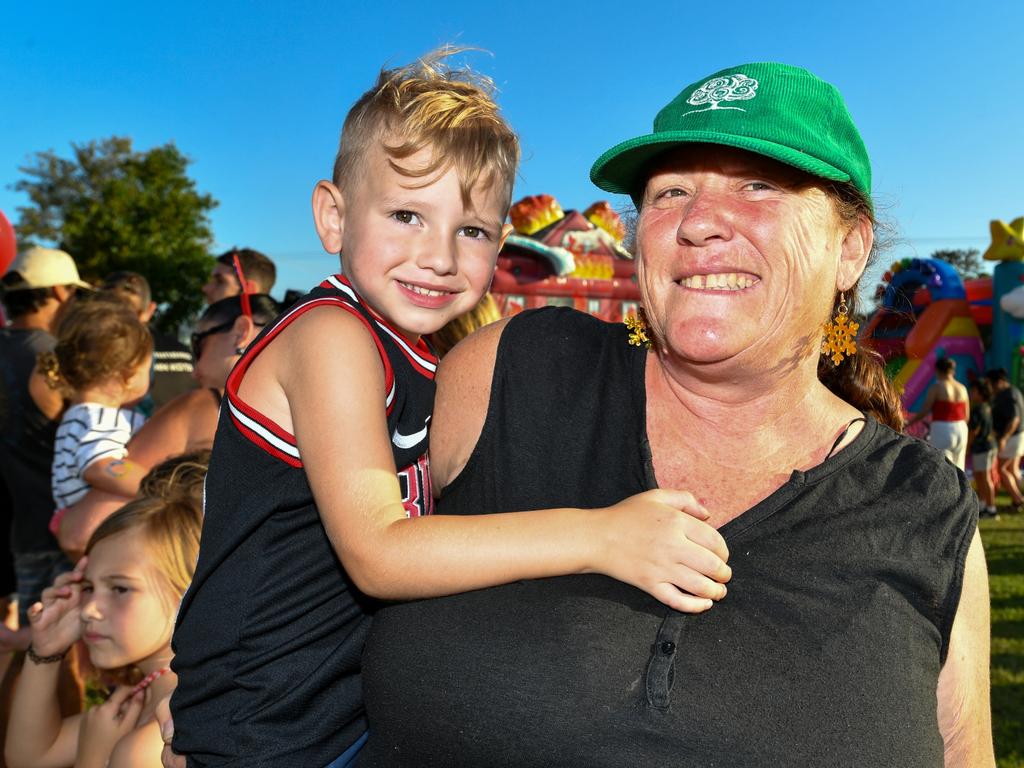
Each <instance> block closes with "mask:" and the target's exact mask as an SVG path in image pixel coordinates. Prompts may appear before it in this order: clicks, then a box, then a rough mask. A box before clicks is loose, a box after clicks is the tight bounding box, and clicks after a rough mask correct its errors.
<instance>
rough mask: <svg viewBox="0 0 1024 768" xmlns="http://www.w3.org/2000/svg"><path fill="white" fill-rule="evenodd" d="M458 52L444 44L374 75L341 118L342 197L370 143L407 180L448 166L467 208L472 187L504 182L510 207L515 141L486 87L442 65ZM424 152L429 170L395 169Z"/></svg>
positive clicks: (337, 169) (337, 170)
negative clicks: (427, 153)
mask: <svg viewBox="0 0 1024 768" xmlns="http://www.w3.org/2000/svg"><path fill="white" fill-rule="evenodd" d="M465 50H467V49H465V48H454V47H451V46H444V47H442V48H439V49H437V50H436V51H433V52H431V53H429V54H427V55H426V56H424V57H423V58H422V59H420V60H419V61H417V62H415V63H413V64H410V65H408V66H405V67H400V68H396V69H385V70H382V71H381V73H380V77H378V79H377V83H376V85H374V87H373V88H371V89H370V90H369V91H367V92H366V93H365V94H363V95H362V97H360V99H359V100H358V101H357V102H356V103H355V104H354V105H353V106H352V109H350V110H349V113H348V116H347V117H346V118H345V125H344V127H343V128H342V132H341V140H340V143H339V147H338V154H337V157H336V158H335V160H334V177H333V178H334V183H335V184H336V185H337V186H338V187H339V188H340V189H341V190H342V192H345V191H346V190H347V189H351V188H352V187H353V186H354V185H357V184H358V183H359V174H360V172H361V171H362V163H363V160H364V158H365V155H366V153H367V151H368V150H369V148H370V147H372V146H373V145H375V144H376V145H378V146H380V147H382V148H383V150H384V152H385V153H386V154H387V156H388V162H389V163H390V164H391V167H392V168H393V169H394V170H395V171H396V172H397V173H400V174H402V175H403V176H407V177H409V178H413V179H420V178H430V177H432V176H433V175H434V174H435V173H436V172H437V171H439V170H441V169H443V168H447V167H449V166H454V168H455V169H456V172H457V173H458V175H459V180H460V186H461V192H462V200H463V203H464V204H465V205H467V206H468V205H469V202H470V192H471V190H472V189H473V188H474V187H475V186H476V185H477V184H478V183H479V182H484V183H485V184H492V183H495V182H500V183H502V184H504V185H505V187H506V188H507V195H506V198H507V201H509V202H511V199H512V184H513V181H514V179H515V173H516V167H517V166H518V164H519V140H518V139H517V138H516V135H515V133H514V132H513V131H512V129H511V128H510V127H509V125H508V123H506V122H505V119H504V118H503V117H502V116H501V115H500V114H499V112H498V105H497V104H496V103H495V101H494V85H493V83H492V82H491V81H490V80H489V79H488V78H486V77H483V76H482V75H478V74H475V73H473V72H471V71H470V70H469V69H464V68H459V69H453V68H450V67H449V66H448V65H447V62H446V59H448V58H449V57H450V56H452V55H455V54H458V53H462V52H463V51H465ZM427 147H430V148H431V149H432V150H433V160H432V162H431V163H430V164H429V165H428V166H426V167H424V168H419V169H416V170H413V169H409V168H406V167H404V166H402V165H401V161H402V160H404V159H406V158H408V157H410V156H412V155H414V154H416V153H417V152H419V151H420V150H422V149H424V148H427Z"/></svg>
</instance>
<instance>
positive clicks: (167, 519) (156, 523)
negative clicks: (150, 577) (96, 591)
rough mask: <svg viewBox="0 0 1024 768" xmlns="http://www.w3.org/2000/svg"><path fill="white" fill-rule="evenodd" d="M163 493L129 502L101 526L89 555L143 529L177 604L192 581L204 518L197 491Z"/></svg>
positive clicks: (149, 553) (149, 556) (151, 555)
mask: <svg viewBox="0 0 1024 768" xmlns="http://www.w3.org/2000/svg"><path fill="white" fill-rule="evenodd" d="M159 466H162V465H159ZM147 477H149V476H148V475H147ZM143 482H145V481H143ZM172 485H173V483H172ZM163 490H165V493H164V495H162V496H140V497H139V498H137V499H134V500H132V501H129V502H128V503H127V504H125V505H124V506H123V507H121V508H120V509H119V510H117V511H116V512H115V513H114V514H112V515H111V516H110V517H108V518H107V519H106V520H104V521H103V522H102V523H100V525H99V527H98V528H96V530H95V531H93V534H92V536H91V537H90V538H89V543H88V544H87V545H86V547H85V553H86V554H87V555H88V554H89V553H90V552H91V551H92V550H93V548H94V547H95V546H96V545H97V544H98V543H99V542H101V541H103V540H104V539H108V538H110V537H111V536H115V535H117V534H119V533H123V532H124V531H129V530H133V529H139V530H141V531H142V533H143V535H144V537H145V540H146V550H147V551H146V554H147V559H148V561H149V562H150V563H151V564H152V565H153V566H154V568H156V571H157V573H159V575H160V577H161V579H162V580H163V582H164V586H165V587H166V588H167V590H168V592H169V593H170V594H172V595H173V596H174V602H175V603H176V602H177V600H179V599H180V598H181V596H182V595H183V594H185V590H186V589H188V585H189V584H190V583H191V581H192V574H193V573H194V571H195V565H196V558H197V557H198V556H199V534H200V531H201V530H202V524H203V515H202V509H201V508H200V505H199V504H197V503H196V501H195V498H194V496H195V494H194V492H192V491H186V490H184V489H180V490H178V489H176V490H171V491H168V489H167V488H166V487H165V488H164V489H163Z"/></svg>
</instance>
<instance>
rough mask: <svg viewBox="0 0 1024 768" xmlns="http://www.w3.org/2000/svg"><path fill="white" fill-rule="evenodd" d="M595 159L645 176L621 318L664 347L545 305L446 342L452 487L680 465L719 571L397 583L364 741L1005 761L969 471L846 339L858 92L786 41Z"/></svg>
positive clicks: (599, 497) (615, 183) (633, 180)
mask: <svg viewBox="0 0 1024 768" xmlns="http://www.w3.org/2000/svg"><path fill="white" fill-rule="evenodd" d="M591 177H592V179H594V180H595V182H596V183H597V184H598V185H599V186H601V187H602V188H604V189H606V190H608V191H615V192H626V193H629V194H631V195H632V196H633V199H634V201H635V202H636V204H637V207H638V210H639V219H638V223H637V243H638V279H639V283H640V286H641V290H642V295H643V305H644V308H645V310H646V317H647V325H646V328H642V329H638V330H637V331H636V332H634V333H633V334H632V336H633V339H634V340H635V341H639V342H642V341H643V338H644V337H647V338H650V339H651V341H652V347H651V349H650V351H649V352H648V351H647V350H646V349H644V348H643V347H637V346H630V345H629V343H628V342H629V337H630V334H629V333H628V332H627V330H626V329H625V328H623V327H622V326H612V325H609V324H604V323H601V322H600V321H597V320H595V319H593V318H589V317H587V316H584V315H581V314H579V313H575V312H573V311H571V310H565V309H561V308H548V309H544V310H539V311H536V312H524V313H522V314H520V315H518V316H516V317H515V318H513V319H511V320H509V321H503V322H501V323H496V324H494V325H491V326H489V327H487V328H485V329H483V330H482V331H480V332H479V333H477V334H474V335H473V336H471V337H470V338H469V339H467V340H466V341H464V342H463V343H462V344H460V345H459V346H458V347H456V348H455V349H454V350H452V352H451V353H449V355H448V356H447V357H446V358H445V362H444V364H443V366H442V369H443V370H442V372H440V373H439V376H438V379H437V382H438V399H437V404H436V408H435V417H434V421H433V422H432V423H433V434H432V441H431V452H432V455H431V463H432V467H433V471H434V478H435V484H436V486H437V487H441V488H444V492H443V494H442V497H441V502H440V508H439V511H441V512H444V513H446V514H463V513H468V512H470V511H476V510H479V509H491V510H495V511H514V510H518V509H528V508H533V507H545V506H558V505H566V504H572V505H574V506H584V507H589V506H600V505H603V504H608V503H610V502H613V501H615V500H617V499H620V498H623V497H624V496H627V495H629V494H631V493H634V492H636V491H639V490H643V489H645V488H651V487H654V486H656V485H661V486H664V487H676V488H689V489H690V490H692V491H693V492H694V493H695V495H697V496H698V498H699V500H700V501H701V502H702V503H703V504H704V505H705V506H706V507H707V509H708V510H709V511H710V512H711V514H712V516H713V522H714V524H715V525H716V526H718V527H719V528H720V532H721V533H722V535H723V536H724V537H725V539H726V541H727V542H728V544H729V546H730V550H731V553H732V555H731V561H730V565H731V566H732V568H733V579H732V581H731V582H730V583H729V595H728V596H727V597H726V598H725V599H724V600H723V601H721V602H720V603H717V604H716V605H715V606H714V607H713V608H712V609H711V610H709V611H707V612H706V613H703V614H701V615H699V616H684V615H682V614H678V613H675V612H672V611H670V610H666V609H664V608H663V607H662V606H659V605H658V604H657V603H656V602H655V601H653V600H652V599H650V598H649V597H648V596H646V595H644V594H642V593H640V592H639V591H637V590H635V589H633V588H631V587H628V586H625V585H623V584H619V583H616V582H614V581H612V580H610V579H606V578H604V577H601V576H591V575H586V576H575V577H564V578H555V579H544V580H540V581H533V582H521V583H518V584H512V585H508V586H504V587H498V588H493V589H487V590H480V591H478V592H472V593H469V594H464V595H457V596H453V597H448V598H442V599H435V600H424V601H419V602H415V603H407V604H402V605H395V606H388V607H386V608H385V609H384V610H382V611H380V612H379V613H378V614H377V616H376V618H375V620H374V624H373V627H372V629H371V635H370V638H369V640H368V643H367V646H366V650H365V655H364V664H363V682H364V694H365V697H366V702H367V714H368V717H369V721H370V739H369V743H368V745H367V747H366V749H365V750H364V753H363V755H361V759H360V766H368V767H370V768H373V766H381V765H415V766H432V765H445V766H456V765H466V766H481V765H487V766H505V765H508V766H549V765H558V766H605V765H607V766H623V765H629V766H665V765H686V766H704V765H717V766H751V765H878V766H881V765H885V766H890V765H900V766H925V765H928V766H934V765H936V764H938V763H939V762H940V761H942V760H943V759H945V761H946V764H947V765H971V766H979V765H991V764H992V763H993V755H992V744H991V723H990V715H989V705H988V671H987V669H988V668H987V656H988V639H987V638H988V607H987V605H988V604H987V585H986V575H985V565H984V559H983V554H982V551H981V546H980V543H979V540H978V538H977V536H976V532H975V527H976V520H977V502H976V499H975V497H974V494H973V492H972V491H971V489H970V487H969V486H968V485H967V484H966V481H965V480H964V478H963V476H962V475H961V474H960V473H958V472H956V470H954V469H953V468H952V467H950V466H949V464H948V463H946V462H945V461H944V460H943V459H942V457H941V455H939V454H938V453H936V452H935V451H934V450H933V449H932V448H930V447H929V446H927V445H926V444H924V443H921V442H920V441H916V440H912V439H910V438H907V437H905V436H903V435H901V434H899V433H897V432H895V431H893V430H892V429H890V428H889V426H884V425H883V424H881V423H879V420H878V419H879V417H881V418H882V419H884V421H885V422H887V423H888V424H889V425H890V426H897V427H898V426H900V421H901V418H900V414H899V410H898V401H897V400H896V398H895V396H894V394H893V393H892V391H891V390H890V389H886V388H885V386H884V384H885V382H884V379H883V378H882V377H881V375H880V368H879V367H878V366H877V364H875V363H874V361H872V360H871V359H870V358H868V357H866V356H864V355H861V354H859V353H858V354H855V355H854V356H853V357H850V358H848V359H843V357H844V354H845V350H848V349H849V347H848V345H847V338H846V335H845V334H844V333H843V330H842V329H843V328H846V327H848V322H847V320H848V318H847V317H846V316H844V315H843V314H841V313H840V314H838V315H837V314H836V310H838V309H840V308H842V307H848V308H849V309H850V310H852V308H853V304H854V298H855V297H856V295H857V282H858V280H859V279H860V276H861V274H862V273H863V271H864V267H865V263H866V261H867V259H868V255H869V252H870V250H871V245H872V240H873V234H872V209H871V203H870V165H869V162H868V158H867V154H866V151H865V149H864V146H863V143H862V142H861V140H860V137H859V135H858V133H857V131H856V128H855V127H854V125H853V123H852V121H851V119H850V118H849V116H848V113H847V111H846V108H845V105H844V104H843V102H842V100H841V97H840V96H839V94H838V93H837V92H836V91H835V89H834V88H832V86H830V85H828V84H826V83H824V82H822V81H821V80H819V79H818V78H816V77H814V76H813V75H811V74H810V73H808V72H806V71H804V70H799V69H796V68H793V67H788V66H783V65H779V64H752V65H745V66H743V67H738V68H732V69H728V70H725V71H723V72H719V73H717V74H716V75H714V76H712V77H710V78H706V79H703V80H700V81H698V82H697V83H695V84H694V85H691V86H689V87H688V88H687V89H685V90H684V91H683V92H682V93H681V94H680V95H679V96H678V97H677V98H676V99H675V100H673V101H672V102H671V103H670V104H669V105H668V106H667V107H666V108H665V109H664V110H662V112H661V113H660V114H659V115H658V117H657V118H656V120H655V131H654V133H653V134H651V135H649V136H645V137H641V138H639V139H634V140H631V141H628V142H625V143H623V144H620V145H619V146H617V147H615V148H614V149H612V150H610V151H609V152H607V153H605V155H604V156H602V158H600V159H599V160H598V162H597V164H596V165H595V167H594V169H593V170H592V172H591ZM844 298H845V301H844ZM830 317H831V318H832V319H831V321H830V331H829V334H828V336H827V338H828V339H829V347H828V351H829V353H830V356H829V358H823V357H822V355H821V344H822V336H823V332H822V331H821V328H822V325H823V323H825V322H826V321H828V320H829V319H830ZM836 357H838V358H839V360H840V362H839V364H838V366H836V367H833V365H834V363H833V360H834V359H835V358H836ZM819 370H820V371H821V374H820V375H819ZM868 374H870V376H873V377H874V378H873V379H870V378H865V376H866V375H868ZM750 457H757V459H756V460H754V461H752V460H751V458H750Z"/></svg>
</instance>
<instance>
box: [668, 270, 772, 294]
mask: <svg viewBox="0 0 1024 768" xmlns="http://www.w3.org/2000/svg"><path fill="white" fill-rule="evenodd" d="M756 282H757V279H756V278H753V277H749V276H747V275H740V274H737V273H735V272H723V273H721V274H713V275H693V276H691V277H684V278H683V279H682V280H680V281H679V284H680V285H682V286H683V288H699V289H701V290H712V291H741V290H743V289H744V288H749V287H750V286H752V285H753V284H754V283H756Z"/></svg>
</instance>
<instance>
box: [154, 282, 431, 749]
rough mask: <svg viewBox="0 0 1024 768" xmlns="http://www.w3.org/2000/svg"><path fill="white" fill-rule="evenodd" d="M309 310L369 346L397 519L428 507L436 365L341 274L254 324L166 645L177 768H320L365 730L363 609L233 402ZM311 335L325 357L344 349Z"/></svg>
mask: <svg viewBox="0 0 1024 768" xmlns="http://www.w3.org/2000/svg"><path fill="white" fill-rule="evenodd" d="M316 307H334V308H337V309H339V310H342V311H347V312H350V313H352V314H353V315H355V316H356V317H357V318H359V319H360V320H361V321H362V322H363V323H364V324H365V326H366V328H367V330H368V331H369V332H370V333H371V335H372V336H373V338H374V340H375V342H376V344H377V347H378V350H379V351H380V354H381V360H382V362H383V364H384V373H385V389H386V402H385V403H382V404H381V407H383V408H386V409H387V424H388V431H389V433H391V434H392V443H393V445H392V449H393V454H394V458H395V466H396V467H400V468H402V469H400V470H399V477H400V479H401V481H402V489H403V492H404V503H405V507H406V511H407V513H409V514H411V515H419V514H428V513H429V512H431V511H432V508H433V498H432V495H431V491H430V486H429V469H428V466H427V463H426V449H427V433H426V428H425V425H426V422H427V420H428V419H429V418H430V415H431V413H432V411H433V405H434V370H435V368H436V366H437V359H436V358H435V357H434V356H433V354H432V353H431V352H430V350H429V349H428V348H427V346H426V345H425V344H424V343H423V342H420V343H419V344H416V345H412V344H410V343H409V342H407V341H406V340H405V339H404V338H403V337H402V336H401V335H400V334H399V333H398V332H397V331H395V330H394V329H393V328H391V327H389V326H388V325H387V324H386V323H385V322H384V321H383V320H382V319H381V318H379V317H378V316H377V315H375V314H374V313H373V311H372V310H370V309H369V308H368V307H367V306H366V305H365V304H364V303H362V302H361V301H360V299H359V297H358V296H357V295H356V293H355V291H354V290H353V289H352V288H351V286H350V285H349V284H348V283H347V282H346V281H345V279H344V278H343V277H341V276H340V275H337V276H334V277H331V278H328V279H327V280H326V281H324V282H323V283H322V284H321V285H320V287H318V288H316V289H314V290H313V291H312V292H311V293H309V294H308V295H307V296H305V297H304V298H303V299H301V300H300V301H299V302H297V303H296V304H295V305H293V306H292V307H291V308H290V309H289V310H288V311H287V312H285V313H284V314H283V315H281V316H280V317H279V318H277V319H276V320H275V321H274V322H273V323H271V324H270V325H269V326H268V327H267V328H266V329H264V330H263V332H262V333H261V334H260V335H259V336H258V337H257V338H256V340H255V341H253V343H252V344H251V345H250V347H249V348H248V349H247V350H246V352H245V354H244V355H243V356H242V357H241V359H240V360H239V361H238V363H237V365H236V366H235V368H234V370H233V371H232V372H231V375H230V376H229V377H228V381H227V387H226V397H225V401H224V404H223V407H222V408H221V413H220V421H219V423H218V426H217V433H216V436H215V439H214V443H213V454H212V456H211V458H210V469H209V473H208V475H207V477H206V487H205V505H204V506H205V519H204V522H203V533H202V540H201V542H200V547H199V561H198V563H197V565H196V572H195V577H194V578H193V580H192V585H191V586H190V587H189V589H188V591H187V592H186V593H185V597H184V598H183V600H182V603H181V608H180V609H179V613H178V620H177V626H176V629H175V632H174V638H173V649H174V652H175V656H174V661H173V663H172V665H171V666H172V668H173V669H174V671H175V672H176V673H177V674H178V687H177V689H176V690H175V692H174V695H173V697H172V699H171V711H172V714H173V716H174V724H175V732H174V742H173V748H174V750H175V751H176V752H178V753H180V754H185V755H187V757H188V765H189V766H190V768H191V767H192V766H210V765H217V766H238V768H242V766H244V767H245V768H253V767H254V766H275V768H277V767H278V766H311V767H312V768H320V766H324V765H327V763H328V762H330V761H331V760H333V759H334V758H335V757H337V756H338V755H340V754H341V753H342V752H343V751H344V750H345V749H346V748H347V747H349V746H350V745H351V744H352V743H353V742H354V741H355V740H356V739H357V738H359V737H360V736H361V735H362V734H363V732H364V731H365V730H366V719H365V716H364V713H363V703H362V692H361V683H360V678H359V669H360V656H361V653H362V648H363V642H364V640H365V637H366V631H367V628H368V626H369V621H370V620H369V615H370V613H371V612H372V610H373V609H374V608H375V607H376V606H375V604H374V603H373V602H372V601H371V600H370V599H369V598H367V597H365V596H364V595H362V594H361V593H360V592H359V591H358V589H357V588H356V587H355V585H354V584H353V583H352V582H351V580H350V579H349V577H348V574H346V572H345V570H344V568H343V567H342V565H341V563H340V562H339V561H338V558H337V556H336V555H335V553H334V549H333V547H332V546H331V543H330V540H329V539H328V537H327V533H326V531H325V530H324V527H323V524H322V522H321V520H320V515H319V513H318V511H317V508H316V504H315V502H314V499H313V495H312V492H311V491H310V488H309V484H308V481H307V478H306V474H305V471H304V470H303V464H302V456H301V455H300V454H299V451H298V448H297V447H296V444H295V437H294V436H293V435H291V434H289V433H287V432H285V431H284V430H283V429H281V428H280V427H279V426H278V425H277V424H275V423H274V422H273V421H271V420H270V419H268V418H266V417H265V416H264V415H262V414H261V413H259V412H258V411H256V410H255V409H254V408H252V407H251V406H249V405H248V404H247V403H245V402H244V401H243V400H242V399H241V398H240V397H239V396H238V387H239V384H240V383H241V380H242V377H243V376H244V375H245V372H246V370H247V369H248V366H249V365H250V363H251V362H252V361H253V360H254V359H255V357H256V356H257V355H258V354H260V352H261V351H262V350H263V349H264V348H265V347H266V346H267V345H268V344H271V343H273V341H274V339H275V338H276V337H277V335H278V334H279V333H280V332H281V331H282V330H283V329H284V328H286V327H287V326H288V325H289V324H290V323H291V322H293V321H294V320H295V319H296V318H297V317H299V316H300V315H302V314H303V313H304V312H307V311H309V310H311V309H313V308H316ZM321 341H322V344H323V347H324V354H335V355H344V354H345V350H344V349H340V348H337V347H336V346H334V345H333V344H332V341H331V339H322V340H321ZM330 395H331V393H330V392H325V393H324V396H325V397H330ZM323 427H324V429H330V428H331V427H332V425H330V424H324V425H323ZM335 428H342V425H335ZM348 439H359V436H358V435H352V436H350V437H349V438H348Z"/></svg>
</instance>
